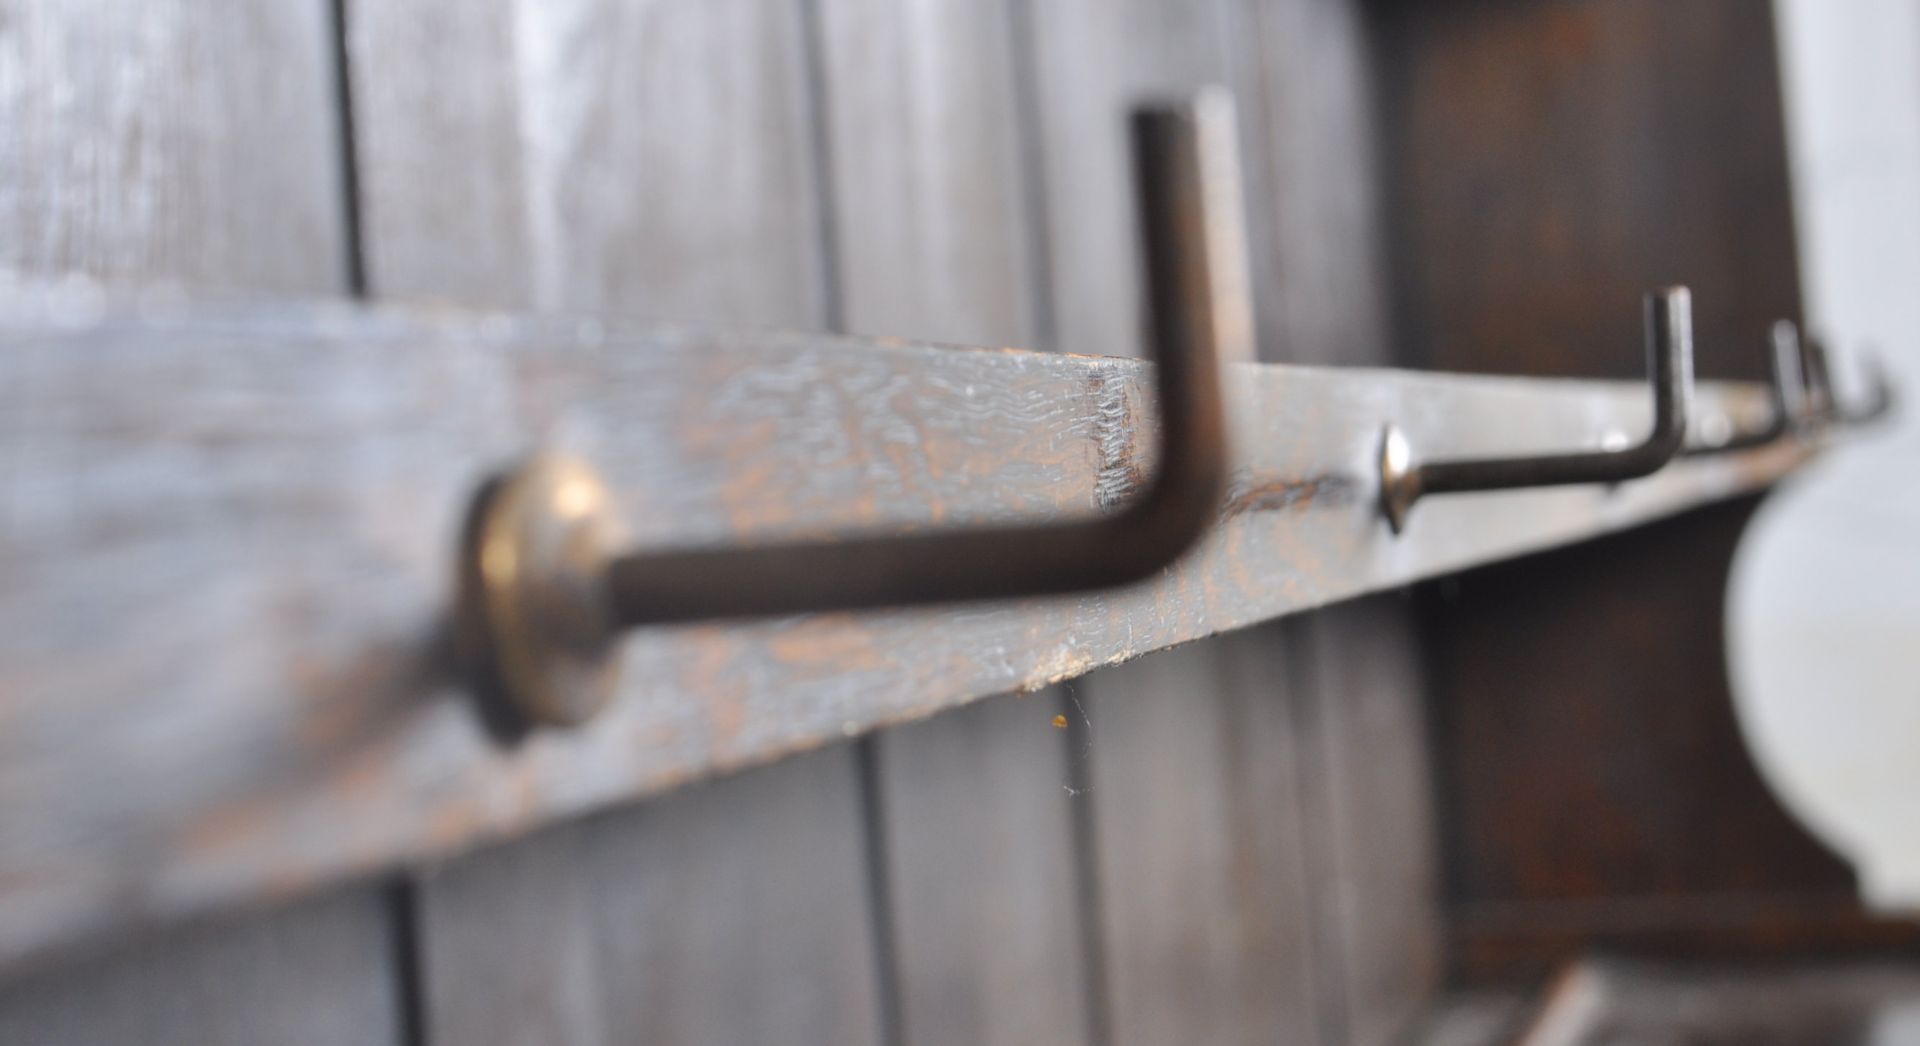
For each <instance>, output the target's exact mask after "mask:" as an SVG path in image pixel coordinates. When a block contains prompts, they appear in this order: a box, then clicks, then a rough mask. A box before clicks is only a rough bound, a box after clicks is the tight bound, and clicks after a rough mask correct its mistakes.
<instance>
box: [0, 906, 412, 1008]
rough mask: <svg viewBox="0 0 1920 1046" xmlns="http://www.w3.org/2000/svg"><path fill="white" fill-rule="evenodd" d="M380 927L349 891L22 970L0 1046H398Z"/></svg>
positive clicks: (5, 1003)
mask: <svg viewBox="0 0 1920 1046" xmlns="http://www.w3.org/2000/svg"><path fill="white" fill-rule="evenodd" d="M387 918H388V909H387V908H386V906H385V903H384V898H383V897H382V895H381V894H380V893H379V892H378V891H376V890H369V889H355V890H351V891H348V892H346V893H341V894H335V895H333V896H330V897H327V898H324V899H321V900H317V901H311V902H306V903H302V904H299V905H296V906H293V907H290V908H286V909H282V910H279V911H275V912H272V913H250V914H248V915H247V916H245V917H243V918H242V919H240V920H238V921H233V922H227V921H217V922H212V923H209V924H206V925H203V926H196V927H193V928H192V929H189V930H186V931H184V932H179V933H172V934H166V935H162V936H160V937H156V938H154V939H152V940H150V941H145V942H142V943H141V944H139V945H137V946H135V947H133V948H130V949H124V950H121V951H118V952H116V953H114V954H112V955H110V956H107V957H104V958H100V959H95V960H90V961H88V962H85V963H81V964H78V965H75V966H70V967H69V966H60V967H55V968H51V969H46V970H34V971H29V972H27V973H26V974H25V975H23V976H18V977H15V978H12V979H10V980H9V981H7V982H6V983H5V984H3V985H0V1042H6V1043H22V1044H28V1043H60V1044H61V1046H91V1044H99V1046H119V1044H122V1043H134V1042H137V1043H151V1044H153V1046H252V1044H254V1043H266V1042H302V1043H309V1042H310V1043H342V1044H346V1043H355V1044H359V1043H365V1044H368V1046H375V1044H380V1043H391V1044H393V1046H401V1043H402V1041H403V1040H402V1038H401V1025H400V1021H399V1019H398V1018H397V1017H396V1014H397V1013H399V1012H400V1009H401V1007H402V1005H403V1004H402V1002H401V1000H400V998H399V989H400V984H401V980H400V978H399V977H398V976H397V975H396V973H395V971H394V965H393V964H394V957H393V954H392V952H391V951H390V950H389V948H388V944H389V942H390V940H391V938H390V936H389V934H388V931H387Z"/></svg>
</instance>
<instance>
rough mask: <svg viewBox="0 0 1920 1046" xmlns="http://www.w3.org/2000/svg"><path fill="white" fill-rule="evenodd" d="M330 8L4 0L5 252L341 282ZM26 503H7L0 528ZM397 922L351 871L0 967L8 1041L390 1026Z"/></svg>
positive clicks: (92, 263) (1, 183)
mask: <svg viewBox="0 0 1920 1046" xmlns="http://www.w3.org/2000/svg"><path fill="white" fill-rule="evenodd" d="M328 22H329V19H328V5H327V4H326V3H317V2H301V3H287V4H247V5H230V4H223V3H218V2H206V0H152V2H142V3H137V4H121V3H112V2H98V0H5V2H0V128H4V130H0V272H12V273H15V274H20V273H26V274H34V275H38V276H45V277H50V278H58V277H62V276H66V275H70V274H71V275H75V276H83V277H86V278H88V279H90V280H94V281H100V282H104V283H106V284H109V285H129V284H132V285H151V284H156V283H170V284H179V285H185V286H189V287H194V288H221V289H225V290H231V291H238V292H252V293H259V292H268V293H278V294H288V293H298V294H332V293H339V292H342V291H344V290H346V289H347V285H348V273H349V268H350V258H349V248H348V241H349V237H348V235H347V214H346V208H345V207H344V205H343V201H344V192H343V184H342V177H341V176H342V172H343V168H344V165H343V163H342V161H341V154H340V142H341V124H340V120H339V113H338V112H337V111H336V106H335V98H336V93H337V87H338V81H337V79H336V77H337V70H336V69H334V68H333V63H332V58H333V55H334V50H335V45H334V38H333V33H332V30H331V27H330V26H329V24H328ZM75 362H76V365H82V366H84V365H85V364H86V361H85V360H76V361H75ZM25 450H26V448H19V450H17V451H13V452H9V453H18V452H24V451H25ZM7 503H8V504H9V505H10V506H12V505H17V504H20V503H19V502H17V501H14V500H12V499H11V498H9V499H8V502H7ZM23 522H25V520H24V519H21V518H19V517H14V516H12V515H11V514H8V515H7V516H6V518H5V521H4V522H0V530H7V531H9V532H11V531H12V530H13V529H14V527H15V526H16V525H18V524H20V523H23ZM12 584H13V579H12V578H9V579H8V580H6V581H0V587H9V588H10V587H11V585H12ZM79 625H80V627H82V628H85V627H87V625H86V623H85V622H84V621H83V622H80V623H79ZM76 656H79V657H81V658H83V659H84V658H90V657H93V656H95V655H87V654H80V655H76ZM0 664H4V669H5V671H6V672H11V670H12V668H13V664H12V662H11V661H0ZM130 696H131V695H130ZM173 723H174V725H173V726H172V727H167V728H163V729H162V730H161V731H160V734H159V735H157V736H156V735H153V734H149V735H147V736H148V737H150V738H151V743H153V744H155V745H165V744H166V743H167V741H166V738H165V736H164V734H165V733H166V730H167V729H197V726H195V725H194V722H193V719H192V716H191V714H188V715H187V716H185V717H183V718H179V719H175V720H173ZM74 728H75V729H80V730H100V729H110V728H111V723H110V722H109V721H101V722H96V723H92V724H91V725H81V724H79V723H76V724H75V725H74ZM94 770H95V771H96V772H97V773H100V774H102V775H105V776H107V777H111V776H112V774H113V773H114V770H113V768H111V767H101V766H96V767H95V768H94ZM9 779H10V780H11V779H12V778H9ZM138 787H147V788H152V787H156V785H154V784H153V783H152V782H147V783H145V784H142V785H139V786H138ZM0 823H4V827H0V834H4V835H8V836H13V834H14V832H15V831H16V830H19V831H29V830H31V829H30V827H29V826H27V825H25V824H24V823H22V822H18V821H16V820H15V819H13V818H11V817H6V818H0ZM87 874H93V873H92V872H89V873H87ZM23 903H25V904H26V905H28V906H29V907H30V906H31V905H32V903H33V902H31V901H26V902H23ZM16 910H17V909H16ZM393 940H394V938H393V934H392V926H391V923H390V920H389V917H388V904H387V895H386V893H385V892H384V890H383V889H382V888H381V887H380V886H378V885H374V884H359V885H355V886H353V887H350V888H349V889H348V890H347V892H345V893H341V894H337V895H335V896H332V897H330V898H328V899H326V900H324V901H320V902H317V903H311V904H302V905H300V906H298V907H295V908H292V909H289V910H283V911H273V912H248V913H247V914H245V915H244V916H241V917H239V918H237V919H229V920H221V921H218V922H215V923H211V924H208V925H203V926H195V927H192V928H189V929H186V930H184V931H181V932H176V933H170V934H164V935H160V936H157V937H153V938H150V939H146V940H143V941H141V942H139V943H138V944H137V945H135V946H133V947H132V948H129V949H121V950H116V951H113V952H110V953H107V954H97V955H92V956H89V957H87V958H86V959H84V960H81V961H75V962H69V963H61V964H57V965H53V966H49V967H45V968H36V969H33V970H22V971H15V972H14V973H13V975H12V976H10V977H9V978H8V979H7V980H6V981H5V982H0V1042H8V1043H54V1042H59V1043H76V1044H82V1043H96V1042H97V1043H120V1042H151V1043H181V1044H189V1043H191V1044H202V1043H209V1044H211V1043H233V1044H239V1043H259V1042H288V1041H299V1042H315V1043H323V1042H339V1043H349V1042H350V1043H368V1044H377V1043H383V1042H395V1041H398V1040H399V1039H400V1038H401V1037H402V1035H403V1014H404V1013H405V1011H406V1006H405V1002H404V1000H402V999H401V998H400V997H399V995H400V983H401V979H400V977H399V975H398V972H397V970H396V968H395V960H394V955H393V950H392V943H393Z"/></svg>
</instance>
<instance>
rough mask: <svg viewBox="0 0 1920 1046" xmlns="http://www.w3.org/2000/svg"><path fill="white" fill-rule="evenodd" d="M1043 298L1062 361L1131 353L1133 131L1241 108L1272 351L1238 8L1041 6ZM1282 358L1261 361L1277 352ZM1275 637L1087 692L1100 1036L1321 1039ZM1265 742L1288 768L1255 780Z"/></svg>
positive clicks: (1254, 250)
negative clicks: (1202, 91)
mask: <svg viewBox="0 0 1920 1046" xmlns="http://www.w3.org/2000/svg"><path fill="white" fill-rule="evenodd" d="M1029 8H1030V10H1029V11H1028V12H1027V17H1028V20H1029V23H1030V30H1031V39H1032V44H1031V48H1032V50H1031V53H1030V54H1029V55H1028V60H1029V61H1030V62H1032V63H1033V64H1032V72H1033V77H1034V82H1035V84H1036V93H1037V99H1036V102H1037V107H1038V121H1039V128H1040V132H1041V133H1040V135H1039V138H1040V141H1041V143H1042V145H1041V154H1042V155H1041V159H1042V169H1043V172H1044V183H1043V196H1044V199H1045V200H1046V204H1047V213H1046V215H1045V219H1046V229H1047V241H1048V243H1049V244H1050V246H1051V253H1052V258H1051V261H1052V264H1051V266H1050V271H1049V278H1050V290H1051V295H1052V302H1053V314H1054V315H1055V316H1056V318H1057V319H1056V322H1057V324H1058V329H1059V343H1060V347H1061V348H1063V349H1066V350H1068V351H1073V352H1087V353H1099V354H1107V355H1137V354H1139V352H1140V351H1141V348H1142V346H1141V345H1140V329H1139V320H1140V305H1139V297H1138V294H1139V286H1140V282H1139V281H1140V276H1139V273H1140V258H1139V250H1138V247H1137V239H1138V234H1139V233H1138V225H1137V219H1136V215H1135V212H1134V208H1135V204H1134V196H1133V180H1132V179H1133V172H1132V167H1131V153H1130V151H1129V148H1128V145H1127V141H1126V116H1127V113H1128V111H1129V109H1130V108H1131V107H1133V106H1134V105H1137V104H1138V103H1140V102H1141V101H1142V100H1144V99H1147V98H1152V97H1155V96H1163V97H1164V96H1177V95H1179V94H1183V93H1186V92H1189V91H1191V90H1192V89H1194V88H1196V87H1199V86H1202V85H1209V84H1222V85H1226V86H1228V87H1230V88H1233V89H1235V91H1236V94H1237V95H1238V96H1239V101H1240V104H1241V110H1240V138H1241V153H1242V156H1243V168H1244V169H1243V172H1242V173H1243V178H1244V180H1245V185H1246V190H1247V194H1248V199H1247V212H1248V222H1249V226H1248V229H1247V234H1248V244H1249V250H1250V255H1251V257H1250V259H1249V260H1250V264H1251V269H1252V275H1253V278H1254V280H1255V281H1256V293H1255V295H1254V299H1255V303H1256V309H1257V310H1258V312H1259V315H1258V320H1259V323H1260V327H1261V334H1262V341H1263V342H1267V341H1270V340H1271V339H1272V337H1273V335H1274V333H1275V332H1276V331H1277V327H1276V321H1275V316H1274V314H1273V311H1272V306H1273V303H1274V301H1275V299H1274V298H1273V297H1272V296H1271V295H1269V294H1267V293H1266V287H1267V285H1268V284H1270V283H1271V282H1272V278H1273V268H1272V263H1273V260H1274V255H1273V253H1272V249H1271V242H1270V236H1271V231H1272V228H1273V226H1272V224H1271V214H1272V212H1271V210H1270V209H1269V200H1268V195H1269V194H1268V192H1267V191H1266V189H1265V181H1264V175H1265V171H1266V170H1267V166H1266V163H1265V162H1264V161H1263V157H1264V154H1265V150H1266V139H1265V133H1266V128H1265V127H1264V125H1263V124H1262V122H1261V112H1262V108H1263V107H1262V106H1261V105H1260V104H1258V103H1257V102H1256V103H1255V104H1251V105H1250V104H1249V103H1250V101H1252V99H1251V98H1250V95H1251V94H1252V87H1253V86H1254V85H1253V84H1252V82H1251V81H1250V80H1249V78H1248V76H1247V69H1248V66H1247V65H1246V63H1245V62H1244V61H1242V60H1241V57H1242V56H1241V53H1240V47H1241V46H1242V41H1241V40H1240V36H1241V34H1242V33H1243V32H1244V29H1245V19H1244V12H1243V11H1242V10H1241V8H1240V6H1239V5H1238V4H1237V3H1223V2H1210V3H1202V4H1182V3H1173V2H1165V0H1124V2H1091V0H1032V2H1031V3H1030V4H1029ZM1269 351H1270V350H1269ZM1279 636H1280V632H1279V631H1278V630H1276V629H1258V630H1255V631H1253V632H1251V633H1249V634H1247V635H1243V636H1235V637H1229V638H1227V639H1224V640H1215V641H1209V642H1206V643H1201V644H1196V645H1195V646H1193V647H1190V648H1186V649H1183V650H1181V651H1177V652H1168V653H1162V654H1160V655H1157V656H1154V657H1150V658H1147V659H1144V660H1143V661H1140V662H1136V663H1134V664H1132V665H1128V666H1124V667H1121V668H1118V669H1113V670H1109V671H1107V672H1102V673H1098V674H1096V675H1094V676H1092V677H1090V678H1088V679H1087V680H1086V681H1085V682H1084V684H1083V690H1084V693H1085V694H1086V695H1087V697H1086V701H1085V705H1086V714H1087V715H1088V717H1089V718H1090V722H1089V723H1088V724H1087V726H1088V728H1089V730H1090V736H1091V739H1092V745H1091V748H1090V749H1089V755H1088V759H1089V761H1090V764H1091V765H1090V768H1089V778H1090V781H1091V783H1092V787H1091V789H1090V791H1089V794H1088V795H1087V796H1085V797H1084V799H1083V803H1084V806H1083V808H1082V810H1081V811H1080V813H1081V816H1083V817H1089V818H1091V825H1090V829H1091V830H1090V833H1089V834H1090V836H1091V838H1092V840H1093V851H1092V853H1090V854H1089V855H1088V858H1089V860H1090V872H1091V875H1090V881H1089V882H1088V883H1087V884H1086V886H1087V888H1088V889H1089V890H1091V891H1092V892H1093V894H1094V899H1095V901H1096V902H1097V903H1096V905H1095V907H1096V908H1097V911H1096V912H1095V913H1094V917H1095V918H1096V919H1097V920H1098V924H1097V926H1096V927H1094V938H1093V939H1094V940H1095V941H1096V942H1097V944H1098V947H1099V949H1100V953H1101V954H1100V955H1099V956H1098V961H1099V965H1098V967H1097V968H1096V969H1094V970H1093V971H1091V972H1092V974H1093V977H1094V981H1093V990H1094V992H1095V994H1096V999H1095V1005H1096V1007H1097V1012H1096V1017H1097V1020H1098V1022H1099V1027H1097V1028H1096V1035H1098V1036H1101V1037H1103V1038H1105V1039H1107V1040H1110V1041H1112V1042H1115V1043H1132V1042H1140V1043H1156V1042H1166V1041H1173V1040H1174V1039H1176V1038H1177V1039H1181V1040H1197V1041H1203V1042H1239V1041H1253V1040H1257V1039H1267V1038H1272V1037H1274V1036H1276V1035H1279V1036H1283V1037H1286V1038H1288V1039H1289V1041H1302V1042H1311V1041H1317V1039H1316V1034H1317V1026H1318V1016H1317V1013H1316V1000H1315V997H1314V971H1313V969H1312V939H1311V935H1310V933H1309V932H1308V931H1309V928H1310V920H1309V918H1308V914H1307V907H1308V899H1307V895H1306V892H1305V890H1306V868H1305V865H1304V864H1303V863H1302V859H1301V853H1300V843H1301V836H1300V824H1299V820H1298V813H1299V809H1298V790H1297V787H1296V785H1295V783H1294V781H1293V779H1292V769H1293V764H1292V761H1291V746H1292V740H1293V738H1292V727H1291V724H1290V722H1289V718H1290V713H1289V712H1288V711H1287V710H1286V701H1287V700H1288V698H1287V695H1286V687H1285V686H1284V685H1282V684H1281V683H1280V681H1279V680H1280V675H1279V673H1280V667H1279V661H1278V660H1277V659H1278V657H1279V656H1280V651H1279V647H1278V644H1279V642H1280V640H1279ZM1256 734H1257V736H1258V737H1259V738H1260V741H1261V743H1262V745H1263V746H1265V747H1266V748H1267V749H1269V750H1271V751H1272V752H1275V753H1277V754H1276V755H1275V756H1274V757H1273V758H1272V759H1271V760H1268V761H1262V762H1259V763H1257V764H1256V763H1254V762H1251V761H1249V760H1248V759H1247V758H1244V757H1243V756H1242V755H1241V754H1240V753H1242V752H1243V751H1244V750H1242V749H1240V748H1239V747H1238V746H1239V745H1240V744H1242V743H1243V742H1246V741H1247V740H1248V739H1249V738H1250V737H1252V736H1255V735H1256Z"/></svg>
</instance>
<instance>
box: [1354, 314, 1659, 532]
mask: <svg viewBox="0 0 1920 1046" xmlns="http://www.w3.org/2000/svg"><path fill="white" fill-rule="evenodd" d="M1645 316H1646V345H1647V367H1648V372H1649V380H1650V382H1651V384H1652V387H1653V427H1652V429H1651V430H1650V431H1648V433H1647V436H1646V438H1645V439H1643V440H1641V441H1640V442H1639V443H1638V444H1636V445H1634V446H1631V447H1627V448H1624V449H1621V450H1593V451H1581V452H1577V453H1572V454H1548V455H1543V456H1537V457H1516V458H1483V459H1477V460H1467V461H1428V462H1421V463H1418V464H1415V463H1414V461H1413V453H1412V448H1411V447H1410V446H1409V445H1408V443H1407V438H1406V436H1405V435H1404V434H1403V433H1402V432H1401V431H1400V430H1399V429H1398V428H1397V427H1395V426H1394V425H1391V424H1389V425H1388V426H1387V428H1386V431H1385V432H1384V433H1383V434H1382V438H1381V441H1380V508H1381V511H1382V512H1384V513H1385V514H1386V517H1387V522H1388V524H1389V525H1391V526H1392V527H1393V530H1394V533H1396V534H1397V533H1399V532H1400V531H1401V530H1402V529H1403V528H1404V527H1405V526H1406V521H1407V514H1408V513H1409V512H1411V511H1412V510H1413V505H1414V503H1415V502H1416V501H1418V500H1420V498H1422V497H1424V496H1426V495H1428V494H1464V493H1468V492H1473V491H1485V490H1510V489H1514V488H1518V487H1547V486H1563V485H1568V484H1576V483H1618V482H1621V481H1623V480H1629V479H1638V478H1639V477H1641V476H1646V475H1649V474H1651V473H1653V472H1657V471H1659V469H1660V467H1661V466H1663V465H1665V464H1666V463H1667V462H1669V461H1671V460H1672V459H1673V457H1674V455H1675V454H1678V453H1679V452H1680V448H1681V446H1682V445H1683V444H1684V443H1685V442H1686V436H1687V415H1688V414H1689V413H1690V411H1691V407H1692V402H1693V305H1692V297H1691V296H1690V295H1689V294H1688V292H1687V289H1686V288H1685V287H1670V288H1667V289H1666V290H1663V291H1659V292H1657V293H1652V294H1648V295H1647V297H1646V307H1645Z"/></svg>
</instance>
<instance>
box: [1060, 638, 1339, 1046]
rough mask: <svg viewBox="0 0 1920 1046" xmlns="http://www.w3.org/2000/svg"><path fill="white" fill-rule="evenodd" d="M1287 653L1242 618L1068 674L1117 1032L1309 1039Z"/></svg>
mask: <svg viewBox="0 0 1920 1046" xmlns="http://www.w3.org/2000/svg"><path fill="white" fill-rule="evenodd" d="M1285 654H1286V650H1285V647H1284V644H1283V643H1282V641H1281V633H1280V632H1279V631H1277V630H1276V629H1274V628H1271V627H1267V628H1258V629H1252V630H1249V631H1246V632H1240V633H1235V634H1233V635H1229V636H1222V637H1219V638H1216V639H1214V640H1210V641H1208V642H1205V643H1197V644H1193V645H1191V646H1185V647H1180V648H1178V649H1176V650H1169V651H1163V652H1161V653H1158V654H1154V655H1153V656H1151V657H1147V658H1143V659H1141V660H1140V661H1137V662H1135V663H1133V664H1131V665H1127V666H1124V667H1122V668H1119V669H1110V670H1107V671H1105V672H1101V673H1097V674H1095V675H1093V676H1090V677H1089V678H1088V679H1087V680H1086V681H1085V682H1084V684H1083V689H1084V690H1085V691H1086V692H1087V694H1088V698H1087V702H1086V714H1087V717H1088V719H1089V727H1090V730H1089V736H1090V745H1089V752H1088V758H1089V760H1090V762H1091V766H1092V773H1091V775H1090V781H1091V783H1092V787H1091V789H1090V790H1089V792H1088V794H1087V795H1086V796H1085V800H1086V801H1087V802H1088V803H1089V804H1090V808H1091V810H1092V813H1093V816H1094V833H1093V835H1094V838H1095V840H1096V842H1097V846H1096V850H1097V855H1098V869H1099V883H1098V889H1099V894H1100V905H1101V914H1102V916H1103V919H1102V926H1101V940H1102V941H1103V942H1104V945H1105V955H1106V977H1107V988H1108V1005H1109V1007H1110V1012H1111V1016H1110V1019H1109V1029H1110V1032H1109V1033H1110V1035H1111V1038H1112V1041H1114V1042H1116V1043H1162V1042H1195V1043H1239V1042H1253V1041H1261V1040H1265V1041H1271V1040H1274V1039H1276V1038H1278V1039H1283V1040H1285V1041H1288V1042H1313V1041H1318V1040H1317V1038H1316V1035H1317V1029H1318V1018H1317V1014H1316V1010H1315V1007H1316V1003H1317V1000H1316V999H1315V996H1314V976H1315V974H1314V970H1313V960H1314V956H1313V952H1312V948H1311V934H1310V933H1309V929H1310V924H1309V911H1310V908H1309V905H1310V903H1311V900H1312V899H1311V898H1310V897H1309V895H1308V893H1307V882H1308V881H1307V876H1306V866H1305V856H1304V852H1303V847H1302V846H1301V824H1300V813H1301V807H1300V804H1299V801H1298V796H1299V786H1298V782H1297V781H1296V779H1295V778H1296V775H1297V772H1298V767H1297V765H1296V763H1295V759H1296V753H1295V746H1296V740H1295V734H1294V724H1293V709H1292V708H1291V702H1292V701H1293V700H1294V695H1293V694H1292V692H1291V687H1290V686H1289V685H1288V682H1287V678H1286V669H1285V665H1284V657H1285Z"/></svg>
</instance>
